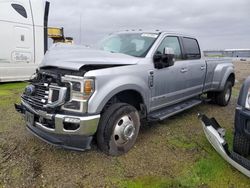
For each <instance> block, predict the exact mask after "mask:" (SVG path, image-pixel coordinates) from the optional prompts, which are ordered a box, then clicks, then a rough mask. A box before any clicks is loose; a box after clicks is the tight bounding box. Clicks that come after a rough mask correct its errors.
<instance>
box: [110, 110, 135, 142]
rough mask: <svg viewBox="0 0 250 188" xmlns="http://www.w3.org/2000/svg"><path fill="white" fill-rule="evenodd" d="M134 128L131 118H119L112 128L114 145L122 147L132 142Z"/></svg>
mask: <svg viewBox="0 0 250 188" xmlns="http://www.w3.org/2000/svg"><path fill="white" fill-rule="evenodd" d="M134 135H135V126H134V122H133V120H132V118H131V117H130V116H128V115H125V116H123V117H122V118H120V119H119V120H118V121H117V123H116V125H115V128H114V132H113V139H114V142H115V144H116V145H120V146H121V145H123V144H126V143H128V142H129V141H131V140H133V137H134Z"/></svg>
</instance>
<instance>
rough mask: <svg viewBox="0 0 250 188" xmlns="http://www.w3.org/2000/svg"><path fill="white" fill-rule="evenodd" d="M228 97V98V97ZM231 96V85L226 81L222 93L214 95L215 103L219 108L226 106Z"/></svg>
mask: <svg viewBox="0 0 250 188" xmlns="http://www.w3.org/2000/svg"><path fill="white" fill-rule="evenodd" d="M228 95H229V96H228ZM231 96H232V83H231V82H229V81H227V82H226V85H225V88H224V89H223V91H221V92H219V93H216V95H215V102H216V104H218V105H220V106H227V105H228V103H229V102H230V99H231Z"/></svg>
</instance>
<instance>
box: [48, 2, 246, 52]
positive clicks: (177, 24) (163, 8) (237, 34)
mask: <svg viewBox="0 0 250 188" xmlns="http://www.w3.org/2000/svg"><path fill="white" fill-rule="evenodd" d="M49 1H50V2H51V6H50V15H49V25H50V26H56V27H64V29H65V34H66V36H71V37H73V38H74V40H75V42H76V43H77V44H79V43H80V25H82V32H81V34H82V37H81V38H82V39H81V41H82V44H93V43H95V42H97V41H98V40H100V39H101V38H102V37H103V36H105V35H107V34H109V33H112V32H114V31H121V30H126V29H160V30H167V31H177V32H181V33H188V34H191V35H194V36H197V38H198V39H199V41H200V44H201V47H202V48H203V49H226V48H250V0H217V1H216V0H175V1H170V0H88V1H87V0H84V1H81V0H49ZM80 17H82V22H80Z"/></svg>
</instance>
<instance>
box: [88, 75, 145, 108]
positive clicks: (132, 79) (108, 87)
mask: <svg viewBox="0 0 250 188" xmlns="http://www.w3.org/2000/svg"><path fill="white" fill-rule="evenodd" d="M96 82H97V90H96V91H95V93H94V94H93V96H92V97H91V98H90V100H89V103H88V113H100V112H101V111H102V109H103V108H104V106H105V105H106V104H107V102H108V101H109V100H110V99H111V98H112V97H113V96H115V95H116V94H118V93H120V92H122V91H125V90H134V91H137V92H138V93H140V94H141V96H142V98H143V101H144V103H145V104H146V106H148V103H149V101H148V98H149V96H150V90H149V88H148V85H147V84H146V82H145V81H144V80H143V79H142V78H140V77H136V76H131V75H129V76H128V75H127V76H120V77H116V79H113V80H112V79H110V80H108V81H107V80H106V81H105V79H103V80H102V79H101V78H99V79H98V78H97V79H96Z"/></svg>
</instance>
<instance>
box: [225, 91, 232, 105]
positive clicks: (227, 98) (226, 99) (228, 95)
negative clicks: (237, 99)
mask: <svg viewBox="0 0 250 188" xmlns="http://www.w3.org/2000/svg"><path fill="white" fill-rule="evenodd" d="M230 97H231V89H230V88H228V89H227V92H226V94H225V101H226V102H228V101H229V100H230Z"/></svg>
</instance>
